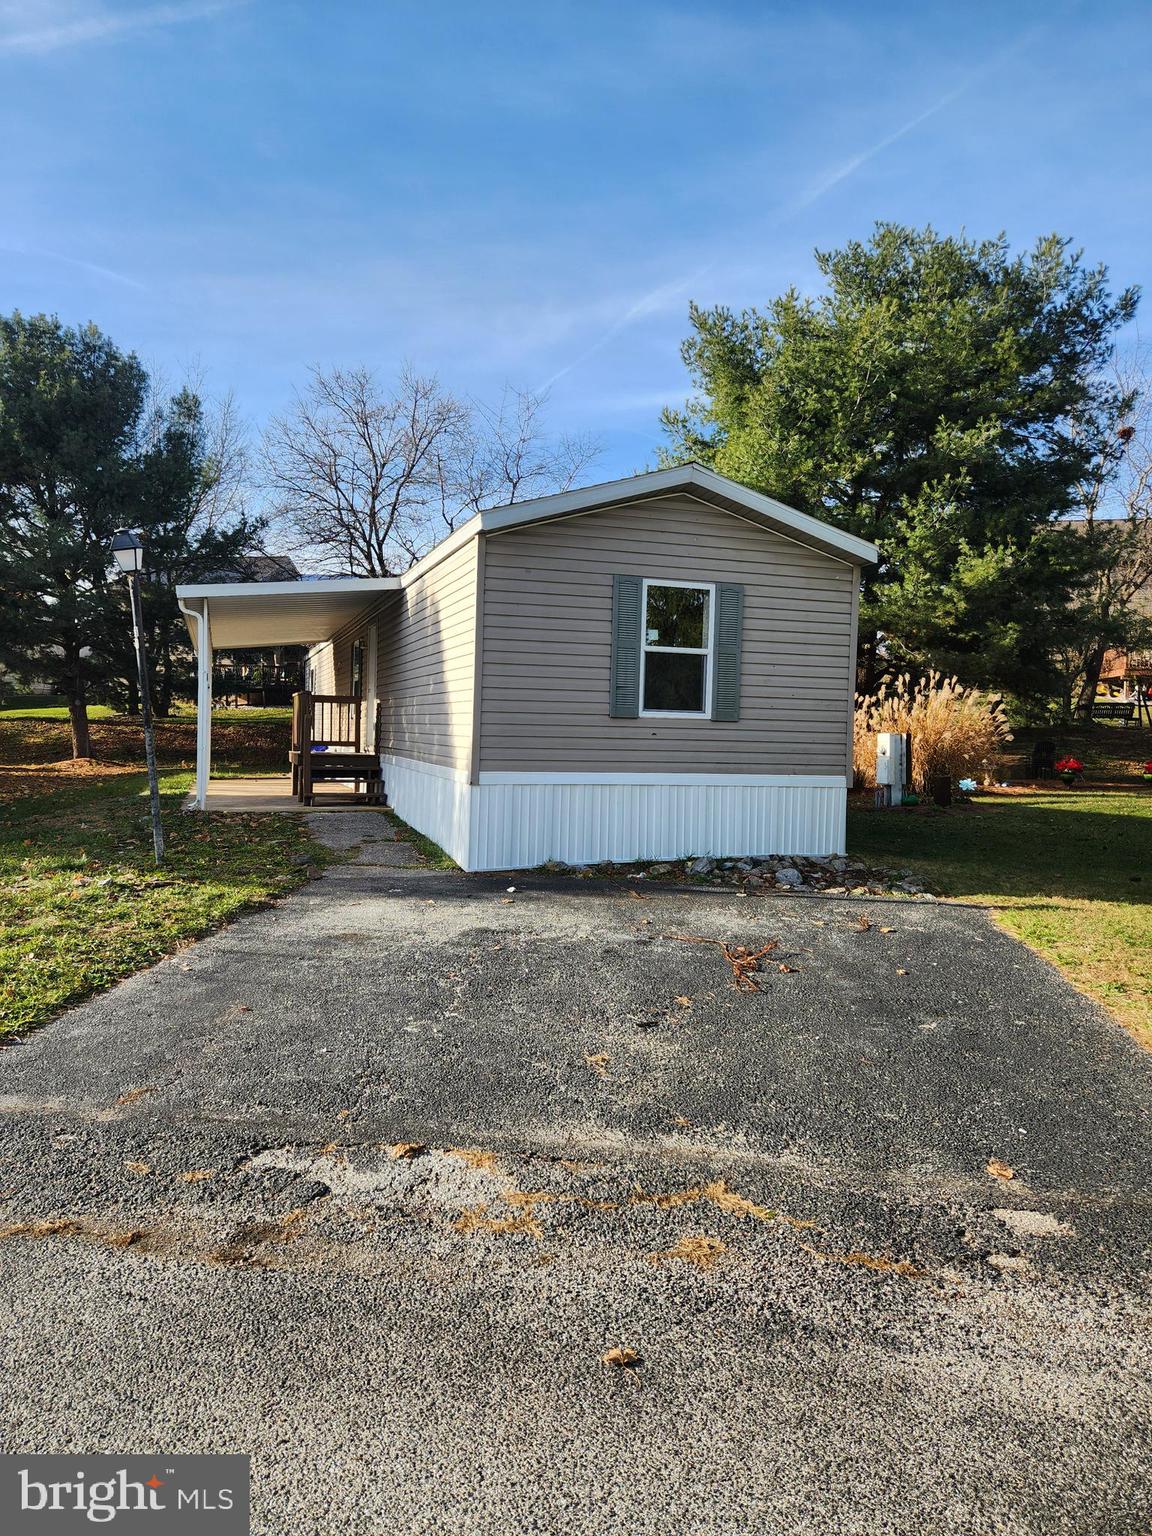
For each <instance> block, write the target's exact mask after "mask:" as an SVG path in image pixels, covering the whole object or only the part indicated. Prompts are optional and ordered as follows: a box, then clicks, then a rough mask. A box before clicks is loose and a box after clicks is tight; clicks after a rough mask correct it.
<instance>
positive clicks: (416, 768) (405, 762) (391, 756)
mask: <svg viewBox="0 0 1152 1536" xmlns="http://www.w3.org/2000/svg"><path fill="white" fill-rule="evenodd" d="M380 762H381V763H382V764H383V766H384V767H385V768H388V767H389V766H395V767H397V768H410V769H411V770H412V772H413V773H426V774H427V775H428V776H429V778H433V779H450V780H451V781H452V783H454V784H467V783H468V782H469V779H468V770H467V768H447V767H445V766H444V765H443V764H442V763H425V762H421V760H420V759H419V758H418V757H400V756H399V755H398V754H397V753H394V752H381V754H380Z"/></svg>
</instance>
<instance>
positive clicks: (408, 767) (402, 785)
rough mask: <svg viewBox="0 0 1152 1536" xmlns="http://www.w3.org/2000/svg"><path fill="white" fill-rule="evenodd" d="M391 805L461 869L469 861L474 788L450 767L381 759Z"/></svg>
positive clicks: (384, 757)
mask: <svg viewBox="0 0 1152 1536" xmlns="http://www.w3.org/2000/svg"><path fill="white" fill-rule="evenodd" d="M380 763H381V766H382V767H383V770H384V792H385V794H386V795H387V796H388V804H389V805H390V806H391V807H392V809H393V810H394V811H395V812H396V814H397V816H400V817H402V818H403V820H405V821H406V822H407V823H408V825H409V826H410V827H415V828H416V830H417V832H423V834H424V836H425V837H430V838H431V839H432V841H433V842H435V843H439V844H440V846H441V848H443V849H444V852H445V853H449V854H451V855H452V857H453V858H454V859H455V860H456V862H457V864H459V865H460V867H461V869H471V868H472V867H473V866H472V865H470V864H469V862H468V811H469V795H470V793H471V792H472V791H473V790H474V786H473V785H470V784H468V783H467V781H466V780H465V779H463V778H462V777H460V776H457V775H456V774H455V773H453V772H452V770H451V769H448V768H437V767H436V766H435V765H434V764H432V763H418V762H415V761H414V760H413V759H412V758H409V757H389V756H387V755H386V754H382V755H381V758H380Z"/></svg>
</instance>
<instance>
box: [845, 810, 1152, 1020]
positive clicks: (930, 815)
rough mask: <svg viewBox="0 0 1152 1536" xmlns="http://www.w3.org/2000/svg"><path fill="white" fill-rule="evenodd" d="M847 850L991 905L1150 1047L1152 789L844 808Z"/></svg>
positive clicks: (1010, 928) (1019, 934)
mask: <svg viewBox="0 0 1152 1536" xmlns="http://www.w3.org/2000/svg"><path fill="white" fill-rule="evenodd" d="M848 848H849V852H851V853H853V854H856V855H859V856H860V857H862V858H867V859H870V860H873V861H875V862H876V863H878V864H883V865H887V866H895V867H900V868H905V867H906V868H909V869H914V870H917V871H918V872H920V873H921V874H923V875H924V876H925V877H926V879H927V880H928V881H929V882H930V883H931V884H932V886H933V888H934V889H936V890H938V891H940V892H943V893H945V894H947V895H950V896H955V897H959V898H960V899H962V900H966V901H976V902H980V903H984V904H987V905H988V906H989V907H990V909H991V911H992V913H993V915H994V917H995V918H996V921H997V922H999V923H1000V924H1001V925H1002V926H1003V927H1004V928H1006V929H1007V930H1008V932H1009V933H1012V934H1015V935H1016V937H1017V938H1020V939H1023V940H1024V942H1025V943H1026V944H1029V945H1031V947H1032V948H1033V949H1035V950H1037V951H1038V952H1039V953H1040V954H1042V955H1044V956H1045V957H1046V958H1047V959H1049V960H1051V961H1052V962H1053V963H1054V964H1055V965H1057V966H1059V968H1060V969H1061V970H1062V971H1063V972H1064V974H1065V975H1066V976H1067V977H1068V978H1069V979H1070V980H1071V981H1072V982H1073V983H1074V984H1075V985H1076V986H1077V987H1079V988H1080V989H1081V990H1082V991H1084V992H1087V993H1088V994H1089V995H1090V996H1092V997H1095V998H1097V999H1098V1000H1099V1001H1100V1002H1102V1003H1103V1004H1104V1005H1105V1006H1106V1007H1108V1008H1109V1009H1110V1010H1111V1011H1112V1012H1113V1013H1114V1014H1115V1015H1116V1017H1117V1018H1118V1019H1120V1020H1121V1022H1122V1023H1124V1024H1126V1025H1127V1026H1128V1027H1129V1028H1130V1029H1131V1030H1132V1032H1133V1033H1134V1034H1135V1035H1136V1036H1137V1038H1139V1039H1140V1040H1141V1041H1142V1042H1143V1043H1144V1044H1146V1045H1149V1046H1152V790H1149V789H1145V788H1143V787H1136V785H1133V786H1132V787H1131V788H1128V787H1127V786H1125V787H1123V788H1118V789H1094V788H1093V787H1092V785H1091V783H1088V784H1086V785H1078V786H1075V787H1073V788H1071V789H1065V788H1063V786H1061V785H1056V786H1053V787H1052V788H1048V789H1043V790H1035V791H1023V792H1016V793H1000V794H997V793H995V792H993V793H991V794H987V795H981V796H978V797H977V798H976V800H975V801H974V803H973V805H972V806H971V807H959V808H953V809H950V810H946V811H939V810H935V809H926V810H925V809H922V810H916V811H904V810H900V811H871V810H860V809H855V810H852V811H850V812H849V817H848Z"/></svg>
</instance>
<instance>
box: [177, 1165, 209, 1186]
mask: <svg viewBox="0 0 1152 1536" xmlns="http://www.w3.org/2000/svg"><path fill="white" fill-rule="evenodd" d="M180 1177H181V1179H182V1180H183V1182H184V1183H185V1184H199V1183H201V1182H202V1181H203V1180H204V1179H212V1178H215V1177H216V1170H215V1168H193V1169H192V1170H191V1172H189V1173H182V1174H181V1175H180Z"/></svg>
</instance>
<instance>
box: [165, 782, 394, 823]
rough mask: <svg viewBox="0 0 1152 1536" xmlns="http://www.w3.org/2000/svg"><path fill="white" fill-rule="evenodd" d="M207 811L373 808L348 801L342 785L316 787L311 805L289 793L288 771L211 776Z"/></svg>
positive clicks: (189, 806)
mask: <svg viewBox="0 0 1152 1536" xmlns="http://www.w3.org/2000/svg"><path fill="white" fill-rule="evenodd" d="M195 803H196V801H195V797H194V796H192V795H190V796H189V797H188V800H187V801H186V802H185V809H188V810H190V809H192V808H193V807H194V806H195ZM206 809H208V810H210V811H241V812H244V813H248V812H252V811H280V812H285V811H291V812H294V813H295V812H300V811H355V810H359V811H364V810H372V809H373V807H372V806H371V805H365V803H364V802H363V801H362V800H361V801H360V802H359V803H356V802H355V801H351V800H349V799H348V796H347V787H346V786H345V785H341V784H333V785H332V786H331V788H329V787H328V786H317V787H315V789H314V800H313V803H312V804H311V805H304V804H303V803H302V802H301V801H300V800H298V799H297V798H296V796H295V795H294V794H293V793H292V775H291V774H289V773H270V774H264V775H263V776H262V777H260V778H253V779H210V780H209V782H208V805H207V807H206Z"/></svg>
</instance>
